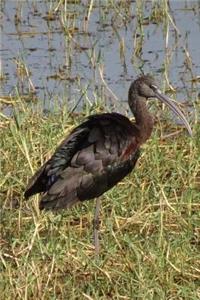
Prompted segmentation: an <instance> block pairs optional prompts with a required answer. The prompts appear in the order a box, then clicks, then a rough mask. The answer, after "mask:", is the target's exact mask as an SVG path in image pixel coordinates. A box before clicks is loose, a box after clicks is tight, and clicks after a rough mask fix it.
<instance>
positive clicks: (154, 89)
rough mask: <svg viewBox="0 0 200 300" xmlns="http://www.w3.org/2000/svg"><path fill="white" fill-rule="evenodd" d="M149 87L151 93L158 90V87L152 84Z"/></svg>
mask: <svg viewBox="0 0 200 300" xmlns="http://www.w3.org/2000/svg"><path fill="white" fill-rule="evenodd" d="M150 87H151V88H152V90H153V91H156V90H158V87H157V86H156V85H154V84H151V85H150Z"/></svg>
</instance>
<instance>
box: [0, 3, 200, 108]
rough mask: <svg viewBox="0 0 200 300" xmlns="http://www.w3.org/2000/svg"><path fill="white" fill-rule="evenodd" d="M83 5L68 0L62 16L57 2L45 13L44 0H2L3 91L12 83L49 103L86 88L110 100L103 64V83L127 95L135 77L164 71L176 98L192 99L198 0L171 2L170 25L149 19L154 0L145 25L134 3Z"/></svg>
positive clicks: (199, 30)
mask: <svg viewBox="0 0 200 300" xmlns="http://www.w3.org/2000/svg"><path fill="white" fill-rule="evenodd" d="M55 3H56V1H55ZM70 3H71V4H70ZM76 3H77V4H76ZM86 4H87V1H69V4H68V6H67V13H66V14H65V20H64V13H63V11H61V7H59V6H58V7H56V6H55V5H54V7H53V10H52V11H53V12H54V13H53V14H52V15H50V14H49V11H51V5H52V4H49V3H48V2H46V1H26V2H25V1H11V0H10V1H3V2H2V4H1V5H2V11H3V15H4V18H3V23H2V49H1V60H2V75H3V76H4V80H2V82H1V84H2V93H1V94H2V95H3V96H6V95H10V94H11V95H15V94H16V87H17V89H18V91H19V93H20V94H24V95H25V94H27V93H30V91H32V92H35V93H36V96H37V98H39V99H40V102H41V103H42V104H44V106H45V107H48V108H49V107H50V106H51V105H53V103H54V101H53V99H54V100H55V99H56V100H57V102H58V103H63V101H64V102H66V103H69V105H74V103H76V101H77V100H78V99H79V98H80V96H81V93H82V91H83V90H84V89H85V88H86V87H87V86H88V90H87V94H88V97H89V99H90V101H93V100H94V99H95V98H96V97H97V96H98V95H100V96H101V95H103V94H104V95H105V90H106V91H107V92H106V95H107V96H108V97H111V98H113V96H112V94H111V93H109V91H108V90H107V89H106V88H105V85H104V83H103V81H102V78H101V76H100V70H101V71H102V74H103V79H104V80H105V82H106V84H107V86H108V88H109V89H111V90H112V91H113V92H114V93H115V95H117V98H118V99H122V100H124V101H126V99H127V90H128V87H129V84H130V81H131V80H132V79H133V78H135V77H136V76H137V75H139V74H140V73H141V72H145V73H147V72H148V73H153V74H156V76H157V77H158V78H159V79H160V80H162V78H164V76H163V75H164V71H165V70H166V74H168V76H169V79H170V83H171V84H172V86H173V87H175V88H177V93H178V95H177V98H178V99H179V100H181V99H188V98H190V99H189V100H191V98H192V97H193V98H194V97H195V93H197V90H196V84H194V85H193V83H192V81H191V79H192V78H195V77H196V76H198V75H199V74H200V55H199V49H200V21H199V20H200V16H199V11H200V10H199V4H198V1H170V11H169V12H170V17H171V19H170V18H168V24H166V22H162V20H161V22H155V21H153V20H152V19H151V20H150V19H149V17H152V2H151V1H146V2H144V6H143V8H142V9H143V21H142V22H143V23H142V25H143V26H140V25H141V24H140V22H139V21H140V20H139V19H138V16H139V13H138V9H139V7H138V3H137V5H136V2H135V1H133V2H129V1H127V3H126V5H124V7H123V9H121V10H119V9H117V5H116V7H115V9H110V10H109V9H108V7H106V5H102V6H100V7H99V1H94V5H93V7H92V8H91V7H88V6H87V5H86ZM125 6H126V7H125ZM62 9H63V8H62ZM136 15H137V17H136ZM87 18H88V22H87ZM161 19H162V18H161ZM64 21H65V30H64V29H63V22H64ZM167 26H169V27H167ZM140 43H141V47H140ZM137 51H138V52H137ZM103 86H104V92H102V87H103ZM102 97H103V96H102ZM49 100H50V101H49Z"/></svg>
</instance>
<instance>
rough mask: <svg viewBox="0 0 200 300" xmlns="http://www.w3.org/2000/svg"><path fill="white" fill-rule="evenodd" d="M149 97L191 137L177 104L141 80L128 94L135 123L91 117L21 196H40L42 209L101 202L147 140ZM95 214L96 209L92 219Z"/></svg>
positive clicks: (146, 77) (147, 80) (144, 77)
mask: <svg viewBox="0 0 200 300" xmlns="http://www.w3.org/2000/svg"><path fill="white" fill-rule="evenodd" d="M149 98H157V99H158V100H160V101H161V102H163V103H165V104H166V105H167V106H168V107H169V108H170V109H171V110H172V111H173V112H174V113H175V114H176V115H177V116H179V117H180V119H181V120H182V122H183V124H184V126H185V127H186V129H187V130H188V133H189V135H191V136H192V130H191V127H190V125H189V123H188V121H187V119H186V117H185V116H184V114H183V113H182V112H181V110H180V109H179V108H178V106H177V105H176V104H175V102H174V101H173V100H171V99H170V98H168V97H167V96H166V95H164V94H163V93H162V92H161V91H160V90H159V88H158V86H157V85H156V82H155V80H154V78H153V77H152V76H151V75H149V74H147V75H142V76H139V77H138V78H137V79H136V80H135V81H133V82H132V83H131V85H130V88H129V91H128V103H129V107H130V110H131V111H132V113H133V116H134V117H135V121H134V122H133V121H131V120H130V119H129V118H128V117H126V116H124V115H122V114H120V113H118V112H111V113H101V114H94V115H91V116H89V117H88V118H87V119H86V120H85V121H84V122H83V123H82V124H80V125H79V126H78V127H76V128H75V129H73V130H72V132H71V133H70V134H69V135H68V137H67V138H66V139H65V140H64V141H63V142H62V143H61V144H60V145H59V146H58V148H57V149H56V150H55V152H54V154H53V155H52V156H51V158H50V159H49V160H47V161H46V162H45V163H44V165H43V166H41V168H40V169H39V170H38V171H36V173H35V174H34V175H33V177H32V178H31V179H30V181H29V183H28V185H27V187H26V189H25V193H24V196H25V198H26V199H28V198H29V197H30V196H32V195H34V194H37V193H43V194H42V197H41V200H40V204H39V207H40V209H62V208H71V207H72V206H73V205H75V204H77V203H80V202H83V201H85V200H90V199H93V198H96V199H99V197H100V196H101V195H102V194H104V193H105V192H106V191H108V190H109V189H111V188H112V187H113V186H115V185H116V184H117V183H118V182H119V181H121V180H122V179H123V178H124V177H125V176H127V175H128V174H129V173H131V171H132V170H133V169H134V167H135V165H136V162H137V161H138V159H139V157H140V149H141V146H142V144H144V143H145V142H146V141H147V140H148V139H149V138H150V136H151V133H152V131H153V126H154V118H153V116H152V115H151V113H150V112H149V110H148V108H147V104H146V102H147V100H148V99H149ZM98 211H99V207H96V218H97V217H98Z"/></svg>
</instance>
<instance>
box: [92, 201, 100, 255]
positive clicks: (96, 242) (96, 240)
mask: <svg viewBox="0 0 200 300" xmlns="http://www.w3.org/2000/svg"><path fill="white" fill-rule="evenodd" d="M99 212H100V198H99V197H98V198H97V199H96V206H95V213H94V220H93V228H94V246H95V254H96V255H98V254H99Z"/></svg>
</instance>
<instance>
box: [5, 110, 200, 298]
mask: <svg viewBox="0 0 200 300" xmlns="http://www.w3.org/2000/svg"><path fill="white" fill-rule="evenodd" d="M97 111H98V107H96V108H95V112H97ZM90 113H91V112H90ZM87 114H88V112H87V111H85V113H82V114H80V115H76V116H70V117H68V115H69V114H68V112H67V111H65V110H62V111H58V112H56V113H50V114H49V115H48V117H44V116H42V114H41V113H39V112H37V111H35V112H33V111H32V109H31V108H30V107H24V106H23V109H21V112H18V113H16V117H15V118H11V119H10V120H4V121H3V122H2V123H1V124H2V128H1V158H2V165H1V167H2V168H1V177H0V185H1V194H0V196H1V199H0V201H1V207H2V210H1V254H0V261H1V266H0V268H1V273H0V277H1V278H0V294H1V299H8V300H9V299H153V300H156V299H163V300H164V299H187V300H188V299H191V300H195V299H199V298H200V203H199V196H200V182H199V176H200V173H199V170H200V156H199V139H200V127H199V125H197V126H196V128H194V138H193V139H191V138H189V137H187V134H185V132H182V133H179V134H178V135H177V136H172V137H166V138H165V137H164V133H163V132H165V131H167V132H168V133H173V132H175V131H176V129H178V128H175V127H172V126H171V127H170V124H169V123H168V124H167V123H166V122H161V125H158V124H157V126H155V130H154V134H153V136H152V138H151V139H150V140H149V142H148V143H147V144H146V145H145V146H144V147H143V152H142V156H141V158H140V160H139V163H138V164H137V166H136V169H135V171H134V172H133V173H132V174H131V175H130V176H128V177H127V178H126V179H125V180H124V181H123V182H121V183H120V184H118V185H117V186H116V187H115V188H113V189H112V190H110V191H109V192H107V193H106V194H105V195H103V196H102V210H101V251H100V256H99V258H96V257H95V255H94V248H93V244H92V234H93V233H92V219H93V210H94V201H89V202H85V203H83V204H80V205H79V206H77V207H75V208H73V209H71V210H63V211H60V212H58V213H56V214H53V213H51V212H41V213H40V212H39V211H38V206H37V201H38V197H37V196H36V197H33V198H32V199H30V201H28V202H25V201H24V199H23V191H24V188H25V186H26V183H27V180H28V178H29V177H30V176H31V174H32V172H33V171H35V170H36V169H37V168H38V167H39V166H40V165H41V163H43V162H44V160H45V159H47V158H48V157H49V156H50V154H51V153H52V152H53V150H54V149H55V147H56V146H57V144H58V143H59V142H60V141H61V140H62V138H63V137H64V136H66V135H67V134H68V133H69V132H70V130H71V129H72V128H73V127H74V126H76V125H77V124H78V123H79V122H81V121H82V120H83V119H84V117H85V115H87ZM161 126H162V127H161ZM161 132H162V134H161Z"/></svg>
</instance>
